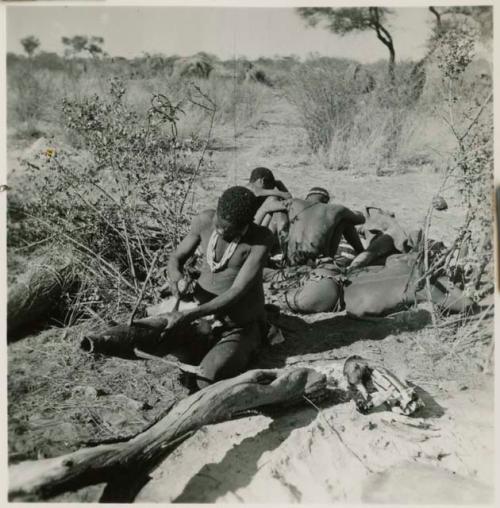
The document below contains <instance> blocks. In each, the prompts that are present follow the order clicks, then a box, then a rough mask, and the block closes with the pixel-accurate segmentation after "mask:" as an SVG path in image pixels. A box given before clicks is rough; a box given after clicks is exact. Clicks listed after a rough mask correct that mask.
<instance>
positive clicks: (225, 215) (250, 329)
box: [167, 187, 272, 388]
mask: <svg viewBox="0 0 500 508" xmlns="http://www.w3.org/2000/svg"><path fill="white" fill-rule="evenodd" d="M256 208H257V200H256V197H255V195H254V194H253V193H252V192H251V191H250V190H249V189H246V188H245V187H231V188H229V189H227V190H226V191H225V192H224V193H223V194H222V196H221V197H220V199H219V201H218V205H217V211H215V210H206V211H204V212H202V213H200V214H199V215H198V216H196V217H195V218H194V219H193V222H192V224H191V230H190V232H189V233H188V235H187V236H186V237H185V238H184V240H183V241H182V242H181V243H180V244H179V246H178V247H177V249H176V250H175V251H174V252H173V254H172V255H171V257H170V259H169V263H168V272H169V280H170V283H171V287H172V293H173V294H174V295H178V294H179V286H178V285H179V282H180V281H181V280H183V266H184V263H185V262H186V260H187V259H188V258H189V257H190V256H191V255H192V254H193V253H194V252H195V251H196V249H197V248H198V247H200V250H201V251H202V256H203V264H202V266H201V274H200V277H199V279H198V281H197V284H196V286H195V289H194V295H195V298H196V300H197V301H198V302H199V303H200V305H199V306H198V307H196V308H193V309H188V310H184V311H182V312H174V313H173V315H172V317H171V318H170V322H169V324H168V326H167V330H168V329H171V328H174V327H176V326H179V325H182V324H188V323H190V322H192V321H194V320H196V319H198V318H201V317H203V316H207V315H212V314H213V315H215V316H216V317H217V319H219V320H220V321H221V322H222V323H223V326H222V328H220V329H219V330H218V333H216V334H215V335H216V342H215V344H214V345H213V347H212V348H211V349H210V351H209V352H208V353H207V354H206V356H205V357H204V358H203V360H202V362H201V364H200V368H199V371H200V373H201V374H200V377H199V378H198V380H197V383H198V386H199V387H200V388H201V387H203V386H205V385H206V384H208V383H210V382H213V381H217V380H219V379H225V378H229V377H233V376H236V375H237V374H240V373H242V372H243V371H244V370H245V369H246V368H247V367H248V364H249V362H250V361H251V359H252V357H253V356H254V354H255V353H256V352H257V351H258V350H259V349H260V347H261V344H262V341H263V339H264V337H265V334H266V324H265V320H266V314H265V310H264V290H263V286H262V269H263V266H264V264H265V262H266V260H267V256H268V250H269V248H270V245H271V242H272V235H271V234H270V232H269V230H268V229H266V228H264V227H262V226H258V225H257V224H254V223H253V217H254V215H255V210H256Z"/></svg>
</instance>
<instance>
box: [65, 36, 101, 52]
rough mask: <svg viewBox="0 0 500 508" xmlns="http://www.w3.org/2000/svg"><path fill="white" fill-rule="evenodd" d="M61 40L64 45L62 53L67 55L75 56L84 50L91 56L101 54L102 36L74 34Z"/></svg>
mask: <svg viewBox="0 0 500 508" xmlns="http://www.w3.org/2000/svg"><path fill="white" fill-rule="evenodd" d="M61 41H62V43H63V45H64V46H65V49H64V54H65V55H66V56H67V57H75V56H78V55H80V54H81V53H84V52H88V53H90V55H91V56H92V57H93V58H95V57H97V56H98V55H100V54H103V50H102V45H103V44H104V39H103V38H102V37H96V36H91V37H88V36H86V35H75V36H73V37H63V38H62V39H61Z"/></svg>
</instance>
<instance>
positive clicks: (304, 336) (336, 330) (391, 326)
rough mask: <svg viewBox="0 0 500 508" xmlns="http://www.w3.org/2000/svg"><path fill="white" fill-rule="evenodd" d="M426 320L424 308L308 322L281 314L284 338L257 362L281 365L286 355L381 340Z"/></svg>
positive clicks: (343, 316) (278, 323)
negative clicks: (377, 316) (383, 314)
mask: <svg viewBox="0 0 500 508" xmlns="http://www.w3.org/2000/svg"><path fill="white" fill-rule="evenodd" d="M430 322H431V315H430V313H429V312H428V311H426V310H424V309H418V310H414V311H406V312H401V313H398V314H394V315H392V316H387V317H382V318H370V319H356V318H353V317H349V316H346V315H337V316H334V317H331V318H327V319H323V320H320V321H315V322H312V323H308V322H307V321H305V320H304V319H302V318H300V317H298V316H293V315H288V314H281V315H280V316H279V318H278V321H277V322H276V324H277V325H278V326H279V327H280V328H281V330H282V332H283V335H284V337H285V342H283V343H281V344H277V345H274V346H272V347H269V348H267V349H266V351H265V352H263V354H262V355H261V356H260V358H259V360H258V362H257V365H258V367H260V368H278V367H283V366H284V365H285V362H286V358H287V357H289V356H298V355H305V354H310V353H322V352H326V351H331V350H334V349H337V348H341V347H344V346H350V345H351V344H353V343H355V342H357V341H362V340H382V339H384V338H386V337H387V336H389V335H394V334H398V333H400V332H407V331H413V330H420V329H422V328H424V327H425V326H427V325H428V324H429V323H430Z"/></svg>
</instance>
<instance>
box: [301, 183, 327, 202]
mask: <svg viewBox="0 0 500 508" xmlns="http://www.w3.org/2000/svg"><path fill="white" fill-rule="evenodd" d="M306 201H316V202H318V203H328V202H329V201H330V193H329V192H328V191H327V190H326V189H324V188H323V187H311V189H309V192H308V193H307V196H306Z"/></svg>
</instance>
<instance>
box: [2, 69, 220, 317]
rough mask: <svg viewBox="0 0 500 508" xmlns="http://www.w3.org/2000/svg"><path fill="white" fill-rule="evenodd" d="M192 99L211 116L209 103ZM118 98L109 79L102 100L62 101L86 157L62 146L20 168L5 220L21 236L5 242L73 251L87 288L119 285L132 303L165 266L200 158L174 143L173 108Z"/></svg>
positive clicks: (121, 91)
mask: <svg viewBox="0 0 500 508" xmlns="http://www.w3.org/2000/svg"><path fill="white" fill-rule="evenodd" d="M195 92H196V90H195ZM196 93H197V95H196V97H197V101H198V103H199V104H200V105H201V106H203V107H205V108H206V110H211V111H212V114H213V113H214V112H215V111H214V109H213V103H212V102H211V101H210V99H209V98H208V97H206V96H204V95H203V94H202V93H201V92H196ZM125 94H126V90H125V88H124V86H123V83H122V82H121V81H119V80H117V79H114V80H112V82H111V88H110V94H109V96H108V97H107V98H103V97H100V96H98V95H94V96H91V97H86V98H82V99H65V100H64V101H63V106H62V115H63V118H64V120H65V124H66V127H67V129H69V130H70V131H71V132H73V133H74V135H75V136H77V138H78V140H79V142H80V145H81V147H82V148H83V149H84V150H85V153H86V157H84V158H83V159H82V158H80V161H78V159H76V158H75V156H74V155H73V153H72V152H71V151H70V150H69V149H64V148H63V149H62V150H60V151H58V150H57V149H56V148H54V147H51V146H48V147H47V148H46V149H45V150H44V152H43V153H42V154H40V156H39V160H38V161H37V163H36V164H33V163H29V164H28V165H27V166H26V168H25V169H26V176H27V184H26V187H25V189H23V196H22V200H21V199H16V198H15V197H13V199H12V200H9V220H10V221H11V223H13V222H16V219H17V220H19V219H20V218H21V219H22V223H23V228H24V231H23V235H13V236H10V238H9V240H10V241H11V245H12V242H13V243H14V245H13V246H16V239H19V238H20V237H24V238H30V239H31V240H32V241H42V240H44V239H46V238H47V237H50V238H52V239H53V240H52V241H53V243H54V244H56V245H60V246H61V248H64V249H66V248H68V247H71V248H72V249H73V250H74V251H75V252H76V253H77V258H78V260H79V262H80V263H81V266H82V267H85V269H88V270H92V271H93V272H94V275H95V276H94V277H93V279H92V280H93V281H94V287H93V288H92V291H96V289H97V290H99V287H100V288H101V289H103V290H104V289H109V288H114V290H115V289H116V284H118V285H119V286H120V287H121V288H122V289H123V290H124V291H125V293H126V294H127V295H128V297H127V301H128V305H130V303H131V301H133V298H134V297H136V296H137V293H138V290H139V285H140V283H141V282H142V281H144V279H145V277H146V275H147V273H148V272H149V271H150V270H151V268H152V265H153V263H154V261H153V260H155V259H156V260H157V263H158V265H159V266H162V265H165V264H166V256H167V255H168V252H169V250H170V249H171V248H172V247H173V246H174V245H176V244H177V243H178V241H179V239H180V237H181V236H182V235H184V233H185V231H186V227H187V225H188V221H189V213H188V212H189V211H188V210H187V206H186V203H187V202H188V196H189V194H190V192H191V188H192V185H193V182H194V180H195V178H196V177H197V176H198V174H199V172H200V171H201V170H202V169H203V155H202V156H201V158H198V159H196V158H195V156H194V154H193V152H192V150H191V149H190V147H189V146H187V145H186V144H185V143H182V142H181V141H180V140H179V139H178V135H177V121H178V119H179V116H180V115H182V114H183V113H182V108H181V106H180V105H174V104H172V103H171V102H170V100H169V99H168V98H167V97H166V96H164V95H159V94H157V95H154V96H152V98H151V103H150V108H149V110H148V111H147V114H145V115H140V114H138V113H137V112H135V111H134V110H133V109H132V108H130V106H129V105H128V104H127V103H126V102H125V100H124V96H125ZM12 226H14V224H11V227H12ZM9 230H10V227H9ZM12 230H13V231H15V228H12ZM96 273H98V274H97V275H96ZM157 277H159V275H158V274H156V275H155V276H154V277H153V279H154V278H157ZM82 278H83V277H82ZM96 286H97V287H96ZM108 293H109V294H108V297H109V298H110V299H111V298H114V297H113V292H112V291H110V292H108ZM150 296H151V295H150ZM107 303H112V302H110V300H108V302H107ZM114 303H116V302H114ZM115 312H116V309H115Z"/></svg>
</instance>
